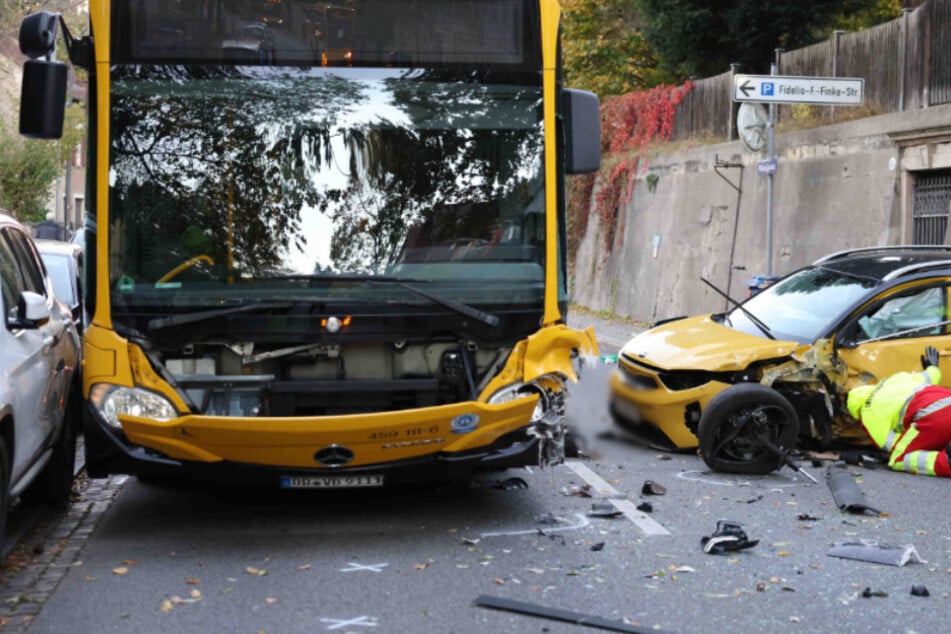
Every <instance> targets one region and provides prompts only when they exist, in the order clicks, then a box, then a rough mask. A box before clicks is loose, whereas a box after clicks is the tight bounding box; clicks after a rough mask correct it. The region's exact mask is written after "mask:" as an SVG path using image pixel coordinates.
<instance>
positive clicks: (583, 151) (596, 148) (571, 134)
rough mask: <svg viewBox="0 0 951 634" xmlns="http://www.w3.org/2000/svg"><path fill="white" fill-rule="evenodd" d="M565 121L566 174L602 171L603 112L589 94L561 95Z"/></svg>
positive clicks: (571, 91)
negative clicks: (600, 169)
mask: <svg viewBox="0 0 951 634" xmlns="http://www.w3.org/2000/svg"><path fill="white" fill-rule="evenodd" d="M561 97H562V110H563V111H564V121H565V137H566V138H565V155H566V156H565V171H566V172H567V173H569V174H588V173H590V172H596V171H598V169H599V168H600V167H601V109H600V107H599V105H598V97H597V95H595V94H594V93H593V92H589V91H587V90H576V89H574V88H565V89H564V90H562V91H561Z"/></svg>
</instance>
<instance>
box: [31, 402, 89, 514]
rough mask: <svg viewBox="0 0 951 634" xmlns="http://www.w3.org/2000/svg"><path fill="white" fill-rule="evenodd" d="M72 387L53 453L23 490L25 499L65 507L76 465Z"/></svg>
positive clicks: (75, 404)
mask: <svg viewBox="0 0 951 634" xmlns="http://www.w3.org/2000/svg"><path fill="white" fill-rule="evenodd" d="M76 398H77V392H76V390H71V391H70V395H69V400H68V401H67V403H66V414H65V417H64V418H63V423H62V426H61V428H60V432H59V438H57V439H56V444H55V445H54V446H53V454H52V455H51V456H50V460H49V462H48V463H47V464H46V467H45V468H44V469H43V472H42V473H41V474H40V475H39V476H38V477H37V479H36V480H35V481H34V482H33V483H32V484H31V485H30V486H29V487H28V488H27V490H26V491H24V493H23V497H24V499H25V500H26V501H27V502H46V503H49V504H52V505H54V506H58V507H65V506H66V505H67V504H69V500H70V498H71V497H72V493H73V479H74V477H75V469H76V430H77V427H78V426H77V424H76V415H77V412H78V405H77V403H78V401H77V400H76Z"/></svg>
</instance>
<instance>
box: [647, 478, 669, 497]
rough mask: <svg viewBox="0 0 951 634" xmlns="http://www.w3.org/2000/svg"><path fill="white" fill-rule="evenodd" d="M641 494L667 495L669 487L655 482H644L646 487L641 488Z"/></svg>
mask: <svg viewBox="0 0 951 634" xmlns="http://www.w3.org/2000/svg"><path fill="white" fill-rule="evenodd" d="M641 493H642V494H643V495H664V494H665V493H667V487H665V486H663V485H660V484H657V483H656V482H654V481H653V480H647V481H646V482H644V486H643V487H641Z"/></svg>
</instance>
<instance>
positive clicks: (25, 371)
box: [0, 227, 55, 483]
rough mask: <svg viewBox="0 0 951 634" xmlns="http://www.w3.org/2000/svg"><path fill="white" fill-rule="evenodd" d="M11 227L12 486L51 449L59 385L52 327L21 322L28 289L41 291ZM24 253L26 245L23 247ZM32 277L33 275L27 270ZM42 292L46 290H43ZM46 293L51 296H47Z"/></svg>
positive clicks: (5, 257) (1, 268)
mask: <svg viewBox="0 0 951 634" xmlns="http://www.w3.org/2000/svg"><path fill="white" fill-rule="evenodd" d="M19 233H20V232H19V231H18V230H17V229H14V228H11V227H4V228H3V229H0V276H2V278H3V310H4V321H5V323H4V329H3V337H4V339H5V341H4V345H3V349H2V350H0V359H2V365H3V368H4V370H3V371H4V373H5V375H6V376H5V379H6V381H7V385H8V387H9V394H10V400H11V403H10V405H11V407H12V409H13V417H14V424H15V439H16V445H15V447H11V448H9V450H10V451H11V452H12V453H13V456H12V462H11V474H10V476H11V482H14V483H15V482H17V481H18V480H19V479H20V478H21V477H22V475H23V474H24V473H25V472H26V471H27V470H28V469H29V467H30V466H31V465H32V464H33V462H34V461H35V460H36V459H37V457H38V456H39V454H40V453H41V452H42V450H43V449H44V448H45V445H46V439H47V437H48V436H49V434H50V432H51V430H52V429H53V420H52V418H51V417H50V415H49V413H48V408H47V406H46V400H47V399H48V398H49V396H50V392H51V387H52V385H51V384H52V383H55V378H54V376H53V375H54V367H53V363H52V359H53V353H52V349H51V347H50V346H49V340H48V337H49V336H50V333H51V330H52V329H50V328H22V327H18V326H17V325H16V324H15V318H16V315H17V304H18V302H19V299H20V296H21V294H22V293H23V291H25V290H32V291H34V292H36V291H37V284H36V280H35V279H29V280H27V279H25V276H24V271H23V269H22V268H21V267H22V263H21V259H22V256H18V254H17V251H18V248H17V247H16V246H15V244H16V243H17V242H19V241H20V240H21V239H22V237H21V236H18V235H17V234H19ZM20 248H21V249H22V247H20ZM27 275H29V272H28V271H27ZM39 290H41V291H42V290H45V289H43V288H40V289H39ZM43 294H45V293H43Z"/></svg>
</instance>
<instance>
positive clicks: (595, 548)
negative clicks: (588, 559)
mask: <svg viewBox="0 0 951 634" xmlns="http://www.w3.org/2000/svg"><path fill="white" fill-rule="evenodd" d="M591 550H593V551H594V552H599V551H602V550H604V542H598V543H597V544H591Z"/></svg>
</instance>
